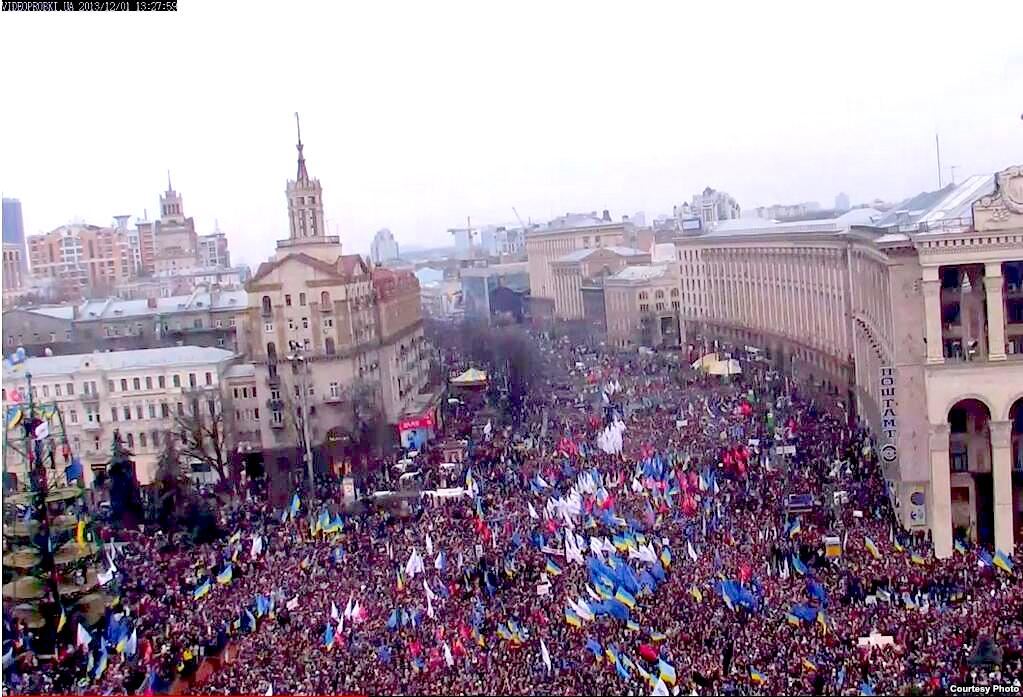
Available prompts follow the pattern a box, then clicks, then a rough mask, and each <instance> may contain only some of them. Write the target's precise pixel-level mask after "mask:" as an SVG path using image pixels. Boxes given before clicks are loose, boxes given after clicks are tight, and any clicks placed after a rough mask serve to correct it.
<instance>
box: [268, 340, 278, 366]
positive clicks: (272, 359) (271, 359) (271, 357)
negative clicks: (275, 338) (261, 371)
mask: <svg viewBox="0 0 1023 697" xmlns="http://www.w3.org/2000/svg"><path fill="white" fill-rule="evenodd" d="M266 360H267V362H268V363H276V362H277V347H276V346H274V342H272V341H268V342H267V344H266Z"/></svg>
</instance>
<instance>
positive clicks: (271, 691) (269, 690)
mask: <svg viewBox="0 0 1023 697" xmlns="http://www.w3.org/2000/svg"><path fill="white" fill-rule="evenodd" d="M263 694H264V695H266V697H273V694H274V684H273V683H270V685H269V687H267V688H266V692H264V693H263Z"/></svg>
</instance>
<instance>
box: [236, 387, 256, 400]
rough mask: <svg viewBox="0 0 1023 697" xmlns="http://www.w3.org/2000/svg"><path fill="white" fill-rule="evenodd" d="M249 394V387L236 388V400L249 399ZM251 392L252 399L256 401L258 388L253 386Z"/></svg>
mask: <svg viewBox="0 0 1023 697" xmlns="http://www.w3.org/2000/svg"><path fill="white" fill-rule="evenodd" d="M249 392H250V390H249V388H248V387H236V388H234V398H235V399H238V398H239V397H241V398H242V399H248V398H249ZM251 392H252V398H253V399H256V386H255V385H253V386H252V389H251Z"/></svg>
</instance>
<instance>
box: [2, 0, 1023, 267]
mask: <svg viewBox="0 0 1023 697" xmlns="http://www.w3.org/2000/svg"><path fill="white" fill-rule="evenodd" d="M940 4H941V3H939V5H940ZM996 5H998V6H999V7H998V8H997V9H994V8H992V9H990V11H989V12H985V13H969V12H963V11H961V10H958V11H953V12H943V11H941V10H940V8H939V7H937V6H933V5H932V6H929V10H928V11H927V12H919V11H917V9H916V8H914V7H913V6H911V4H908V5H902V4H894V5H893V4H891V3H886V4H882V3H879V2H878V3H871V2H867V3H866V6H864V5H863V4H862V3H860V4H857V5H856V6H855V7H856V11H855V12H851V11H849V10H850V8H851V7H852V5H840V6H834V7H831V6H821V5H819V4H812V3H806V4H797V6H795V7H793V6H791V5H786V6H783V7H776V6H757V5H750V6H744V7H743V9H742V11H741V12H739V13H738V14H737V15H734V16H729V15H730V14H732V13H731V12H730V11H727V10H725V9H724V8H718V7H710V6H708V7H696V8H692V7H683V6H680V5H676V4H671V3H650V4H644V5H642V6H640V7H628V8H625V7H616V6H600V5H597V6H594V5H593V4H592V3H581V2H578V3H577V2H572V1H571V0H566V2H564V3H558V4H557V5H556V6H554V7H551V6H548V5H545V4H544V5H541V4H539V3H537V4H531V3H529V2H526V3H524V4H523V5H521V6H518V7H517V8H516V11H515V12H514V13H497V12H494V13H491V14H488V13H486V12H483V11H482V10H481V9H480V8H478V7H476V6H474V5H472V4H461V3H457V2H456V3H452V4H441V5H439V6H432V5H431V6H429V7H426V6H418V5H408V6H406V7H404V9H403V10H402V11H401V12H400V13H398V14H399V15H400V16H401V21H400V22H398V21H396V20H395V16H396V15H395V12H394V11H393V9H389V8H387V7H378V6H369V5H367V6H329V7H326V6H325V7H323V8H320V7H318V6H316V7H308V8H303V10H302V11H299V12H296V11H293V9H292V8H285V7H283V6H280V7H278V6H271V5H267V6H266V7H264V8H262V9H260V10H259V11H258V12H255V13H254V12H251V6H250V5H249V4H245V5H243V4H242V3H240V2H231V1H229V0H224V2H218V3H200V2H195V1H194V0H182V2H181V3H180V5H179V7H180V9H179V11H178V12H177V13H175V14H174V16H173V17H165V18H164V20H165V21H161V22H154V21H150V20H152V19H154V18H152V17H146V16H142V15H136V14H132V13H121V14H119V15H118V16H116V17H115V16H110V17H108V21H106V22H104V23H102V24H100V23H89V24H85V21H86V20H85V19H84V16H74V15H71V14H68V15H61V16H56V15H54V16H47V17H45V18H44V17H42V16H40V15H41V13H12V14H10V15H9V16H6V21H7V22H8V23H9V24H10V25H11V31H10V32H9V40H8V41H6V42H4V45H3V46H2V47H0V55H2V56H3V57H5V58H7V62H8V64H18V65H19V70H18V71H13V72H12V73H11V75H9V76H8V77H9V80H8V84H7V88H6V90H5V95H7V96H8V98H9V100H11V103H12V104H13V105H14V108H10V109H8V110H7V111H6V112H5V131H6V132H7V133H10V134H17V137H16V138H10V139H9V142H8V144H7V145H6V146H5V162H4V164H5V168H4V169H5V172H4V177H3V180H2V181H0V188H2V189H3V192H4V196H10V197H16V198H19V199H20V200H21V202H22V206H23V212H24V222H25V233H26V235H30V234H37V233H39V232H45V231H48V230H52V229H54V228H56V227H58V226H60V225H61V224H64V223H67V222H68V221H69V220H71V219H73V218H80V219H83V220H86V221H88V222H90V223H94V224H102V225H106V224H109V223H110V221H111V220H112V218H113V216H114V215H118V214H124V213H130V214H131V215H132V219H133V220H134V218H135V217H137V216H141V215H142V213H143V210H146V209H148V210H149V214H150V218H153V217H154V216H155V213H154V212H155V211H156V210H157V207H158V202H159V194H160V192H161V191H162V190H163V189H164V187H165V183H166V171H167V170H168V169H170V170H172V172H173V175H174V186H175V188H176V189H177V190H178V191H180V192H182V194H183V195H184V196H185V197H186V198H187V200H188V209H189V215H191V216H194V218H195V220H196V223H197V231H198V232H200V233H208V232H212V231H213V229H214V221H215V220H219V223H220V229H221V230H222V231H224V232H225V233H226V234H227V236H228V239H229V241H230V244H231V247H232V252H233V256H234V257H235V260H236V261H238V262H243V263H247V264H249V265H255V264H257V263H258V262H259V261H261V260H262V259H264V258H266V257H267V256H268V255H269V254H270V253H271V252H272V250H273V246H274V243H275V241H276V240H277V239H280V238H281V237H282V236H284V235H285V234H286V232H287V229H288V218H287V216H288V212H287V204H286V199H285V196H284V185H285V181H286V179H287V178H288V177H289V176H291V175H292V174H293V169H294V141H295V133H294V117H293V114H294V112H295V111H299V112H301V114H302V135H303V141H304V142H305V144H306V157H307V159H308V163H309V169H310V172H314V173H315V176H316V177H317V178H319V180H320V181H321V182H322V184H323V189H324V192H323V195H324V205H325V223H326V226H327V229H328V231H329V232H330V233H331V234H339V235H340V236H341V238H342V241H343V243H344V244H345V246H346V248H347V249H349V250H351V251H353V252H354V251H358V252H359V253H361V254H366V255H368V253H369V249H370V243H371V240H372V238H373V235H374V233H375V232H376V231H377V230H379V229H380V228H382V227H387V228H389V229H390V230H392V231H393V233H394V236H395V239H396V240H398V242H399V244H402V245H405V244H409V243H411V242H415V244H416V245H421V246H449V245H450V244H451V239H450V235H449V234H448V233H447V230H448V229H450V228H453V227H459V226H463V225H464V221H465V219H466V217H467V216H468V217H471V218H472V221H473V225H474V226H475V225H477V224H479V225H483V224H488V223H502V222H507V221H509V220H514V215H513V213H512V207H515V209H516V210H517V211H518V213H519V214H520V215H521V216H522V218H523V219H532V220H534V221H535V220H545V219H548V218H551V217H555V216H558V215H564V214H565V213H566V212H570V211H571V212H577V211H591V210H603V209H609V210H610V211H611V212H612V214H613V217H614V218H615V219H619V220H620V218H621V216H622V214H630V215H631V214H632V213H634V212H635V211H645V212H647V214H648V217H649V218H650V219H653V218H654V217H655V216H656V215H658V214H661V213H670V212H671V210H672V206H673V205H676V204H678V203H679V202H682V201H687V200H689V199H690V198H691V197H692V195H693V194H696V193H698V192H700V191H702V190H703V189H704V188H705V187H707V186H710V187H713V188H715V189H718V190H721V191H726V192H728V193H729V194H730V195H731V196H733V197H734V198H735V199H736V201H737V202H738V203H739V204H740V205H741V206H742V207H743V208H744V209H746V208H751V207H758V206H770V205H774V204H785V203H794V202H799V201H821V202H830V201H833V200H834V197H835V194H836V192H839V191H841V192H845V193H847V194H848V195H849V197H850V199H851V203H852V204H856V203H859V202H868V201H872V200H873V199H875V198H881V199H886V200H892V201H897V200H901V199H903V198H907V197H909V196H912V195H915V194H917V193H919V192H921V191H928V190H934V189H936V188H938V176H937V170H936V164H935V148H934V135H935V133H936V132H937V133H940V135H941V149H942V161H943V163H945V164H944V167H943V174H942V178H943V179H944V180H945V181H949V180H950V179H951V168H952V167H953V166H954V167H955V168H956V169H955V172H956V178H957V180H958V179H962V178H964V177H966V176H968V175H970V174H974V173H988V172H992V171H996V170H999V169H1001V168H1003V167H1005V166H1007V165H1008V164H1010V163H1011V162H1013V161H1018V159H1019V153H1020V152H1021V151H1023V126H1021V122H1020V118H1019V114H1020V103H1019V101H1018V97H1019V95H1020V94H1023V49H1021V47H1020V46H1019V42H1018V40H1016V37H1014V34H1013V30H1014V28H1016V27H1018V26H1020V25H1021V23H1023V7H1021V6H1020V5H1019V4H1018V3H1013V2H1009V1H1008V0H1006V1H1005V2H996ZM241 11H245V12H246V13H247V14H248V15H250V16H251V17H253V18H254V20H255V21H256V22H257V25H256V26H255V30H254V31H251V32H245V33H239V32H236V31H233V27H234V26H235V23H236V21H237V14H238V13H239V12H241ZM992 13H993V14H994V15H995V16H997V17H998V18H999V19H998V21H992V20H991V16H992ZM726 25H727V27H728V30H727V32H724V33H701V32H689V33H686V34H685V40H684V41H680V33H679V32H681V31H683V28H684V27H696V26H701V27H702V26H726ZM839 25H840V26H841V31H837V30H836V27H837V26H839ZM822 27H827V28H828V29H826V30H824V29H822ZM86 28H87V29H86ZM83 31H87V32H88V36H89V41H90V56H89V61H81V60H78V59H77V58H76V56H77V54H76V51H77V50H78V49H77V45H78V44H77V41H78V38H79V37H81V36H82V32H83ZM268 32H269V33H271V34H272V35H273V37H274V40H273V41H272V42H269V43H268V42H267V41H266V40H265V36H266V34H267V33H268ZM142 34H144V35H145V36H146V37H147V41H149V42H152V43H154V44H164V45H172V44H173V43H174V42H176V41H179V40H180V37H181V36H183V35H188V36H190V37H191V38H190V42H191V45H192V46H193V47H196V50H194V51H189V52H185V53H181V54H176V55H172V56H171V57H168V56H167V55H166V53H165V52H161V51H154V52H148V53H147V52H144V53H142V54H137V55H133V56H132V59H131V60H125V54H124V40H125V37H130V36H133V35H142ZM878 35H882V36H885V37H892V36H900V37H904V38H905V40H901V39H900V40H899V41H890V42H887V41H886V42H885V43H884V49H883V50H873V49H870V48H869V45H870V40H871V38H872V37H876V36H878ZM525 36H528V37H529V38H530V45H531V46H535V47H536V50H522V51H514V52H505V51H497V50H494V46H495V42H497V43H498V44H499V43H501V42H507V43H517V42H521V40H522V37H525ZM935 36H943V37H949V39H948V41H949V43H950V46H954V48H955V50H949V51H929V50H921V48H920V43H919V42H918V41H915V40H913V38H914V37H935ZM593 37H607V40H608V41H609V42H612V43H609V44H608V47H607V48H610V46H611V45H612V44H613V45H614V46H616V47H617V48H619V49H621V48H623V47H622V45H621V41H622V40H623V37H625V38H624V40H625V42H626V44H627V45H626V46H624V49H625V50H603V48H602V47H601V46H599V45H594V43H593ZM43 42H45V44H46V45H47V51H46V52H43V53H39V52H38V51H37V50H36V48H37V47H38V46H39V45H40V44H41V43H43ZM722 44H726V45H725V46H722ZM733 44H735V45H738V44H741V45H743V46H744V47H745V48H744V50H743V51H733V50H729V48H728V45H733ZM203 47H210V48H209V49H204V48H203ZM214 47H215V48H214ZM383 47H386V50H381V49H382V48H383ZM865 49H866V50H865ZM214 50H215V51H216V56H220V55H222V54H227V55H236V56H243V57H244V60H242V61H237V62H224V61H222V60H219V59H215V58H216V56H215V55H214V54H212V53H210V52H211V51H214ZM24 55H33V60H32V61H28V62H25V61H22V60H20V58H19V57H20V56H24ZM752 55H756V56H757V58H756V60H751V59H749V56H752ZM366 56H373V60H371V61H367V60H365V58H366ZM470 56H471V58H469V57H470ZM808 56H813V60H807V57H808ZM296 61H298V62H300V63H301V64H302V66H303V67H302V68H301V69H298V68H297V67H296ZM707 71H710V72H712V73H713V75H714V81H715V84H716V85H718V86H723V85H729V86H730V87H729V89H719V88H717V87H713V88H710V87H709V88H707V89H705V90H703V91H700V90H696V89H689V88H687V87H686V86H685V82H686V81H685V80H682V81H681V82H680V79H679V77H680V75H691V76H697V75H703V74H707ZM326 75H330V76H331V79H330V80H325V79H324V77H325V76H326ZM910 75H911V76H912V86H911V88H908V87H907V85H906V80H905V77H904V76H910ZM44 76H45V79H44ZM836 78H840V79H841V83H842V84H844V85H848V86H849V87H848V88H847V89H843V90H836V89H830V88H827V89H821V90H819V91H818V90H815V89H814V86H815V85H822V86H824V85H833V84H835V79H836ZM687 79H692V78H687ZM779 84H782V85H789V86H793V89H779ZM795 86H798V87H799V89H795ZM106 95H113V97H112V98H113V99H114V100H115V101H116V100H118V99H128V100H129V101H130V102H131V104H132V106H131V107H126V108H113V109H110V108H94V107H97V106H100V105H101V103H100V101H98V100H103V99H108V98H107V97H106ZM151 100H156V101H158V102H159V103H160V105H161V106H160V108H157V109H152V108H146V107H145V105H146V104H147V102H148V101H151ZM580 102H589V103H592V104H600V103H602V102H603V103H606V106H607V108H598V109H590V110H586V111H585V113H582V112H581V111H580V109H579V103H580ZM621 102H625V104H622V103H621ZM612 104H614V105H615V106H614V107H613V108H612V107H611V105H612ZM68 105H75V106H74V107H73V108H72V113H73V114H74V125H73V127H69V123H68V113H69V112H68ZM410 105H413V106H410ZM42 152H46V153H59V156H58V157H57V158H56V159H55V158H54V156H53V155H47V156H46V157H43V156H41V153H42ZM235 250H237V251H235Z"/></svg>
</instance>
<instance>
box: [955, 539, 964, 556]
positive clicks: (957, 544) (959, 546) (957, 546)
mask: <svg viewBox="0 0 1023 697" xmlns="http://www.w3.org/2000/svg"><path fill="white" fill-rule="evenodd" d="M955 550H956V551H957V552H959V553H960V554H966V545H964V544H963V543H962V542H961V541H960V540H958V539H956V541H955Z"/></svg>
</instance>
